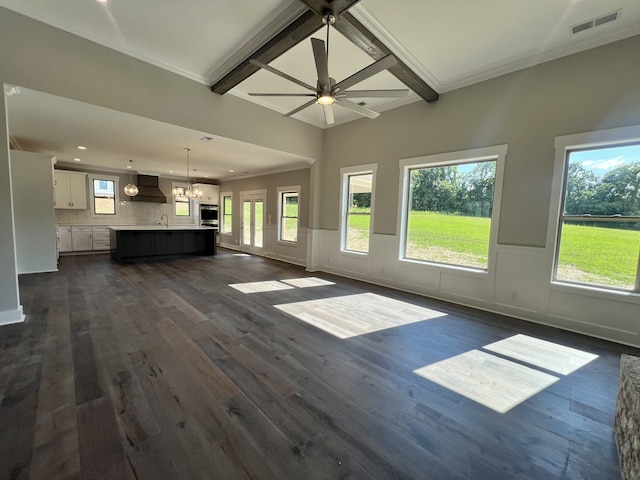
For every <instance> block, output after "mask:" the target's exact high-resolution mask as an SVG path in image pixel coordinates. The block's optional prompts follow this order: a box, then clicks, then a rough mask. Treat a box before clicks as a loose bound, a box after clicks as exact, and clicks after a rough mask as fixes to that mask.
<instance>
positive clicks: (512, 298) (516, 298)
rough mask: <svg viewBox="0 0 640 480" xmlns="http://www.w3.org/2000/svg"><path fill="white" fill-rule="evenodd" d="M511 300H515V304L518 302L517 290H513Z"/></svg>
mask: <svg viewBox="0 0 640 480" xmlns="http://www.w3.org/2000/svg"><path fill="white" fill-rule="evenodd" d="M509 298H510V299H511V300H513V301H514V302H516V301H517V300H518V292H516V291H515V290H513V291H512V292H511V295H510V296H509Z"/></svg>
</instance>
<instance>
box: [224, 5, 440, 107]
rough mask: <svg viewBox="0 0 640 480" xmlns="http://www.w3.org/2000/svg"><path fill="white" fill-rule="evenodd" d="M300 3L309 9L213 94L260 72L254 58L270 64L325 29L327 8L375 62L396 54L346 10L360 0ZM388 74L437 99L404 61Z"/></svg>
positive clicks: (340, 27) (241, 63)
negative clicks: (252, 61) (253, 60)
mask: <svg viewBox="0 0 640 480" xmlns="http://www.w3.org/2000/svg"><path fill="white" fill-rule="evenodd" d="M300 1H301V2H302V3H303V4H304V5H306V6H307V8H308V9H307V10H305V11H304V12H303V13H302V14H301V15H300V16H298V17H296V18H295V19H294V20H292V21H291V22H290V23H288V24H286V25H285V26H284V27H283V28H280V27H276V31H274V32H273V34H271V35H270V36H268V37H267V39H266V40H265V41H264V42H261V43H260V44H259V45H258V46H257V47H256V49H255V50H254V51H253V52H252V53H251V54H250V55H246V56H243V57H241V59H240V60H239V61H238V62H237V65H236V66H234V67H233V68H231V69H230V70H229V72H228V73H226V74H225V75H224V76H223V77H222V78H220V79H219V80H217V81H215V82H214V84H213V85H212V86H211V91H213V92H215V93H218V94H221V95H222V94H224V93H226V92H228V91H229V90H231V89H232V88H233V87H235V86H236V85H238V84H239V83H241V82H242V81H244V80H246V79H247V78H249V77H250V76H251V75H253V74H254V73H255V72H257V71H258V70H259V67H257V66H256V65H253V64H251V63H250V60H251V59H255V60H258V61H260V62H262V63H264V64H269V63H270V62H272V61H273V60H275V59H276V58H278V57H279V56H280V55H282V54H283V53H285V52H286V51H288V50H289V49H291V48H293V47H294V46H296V45H297V44H298V43H300V42H301V41H302V40H304V39H305V38H308V37H309V36H311V35H313V34H314V33H315V32H317V31H318V30H320V29H321V28H323V27H324V25H323V23H322V15H323V13H324V12H325V11H326V10H327V9H330V10H332V11H333V12H334V15H336V17H337V20H336V23H335V24H334V25H333V26H334V27H335V28H336V29H337V30H338V31H339V32H340V33H342V34H343V35H344V36H345V37H347V38H348V39H349V40H350V41H351V42H353V43H354V44H355V45H357V46H358V47H360V48H361V49H362V50H364V51H365V52H366V53H367V54H369V55H370V56H371V57H372V58H373V59H374V60H379V59H381V58H382V57H385V56H386V55H389V54H393V52H392V51H391V50H390V49H389V48H388V47H387V46H386V45H385V44H384V43H383V42H382V41H381V40H379V39H378V38H377V37H376V36H375V35H374V34H373V33H371V32H370V31H369V30H368V29H367V28H366V27H365V26H364V25H362V23H360V22H359V21H358V20H356V18H355V17H354V16H353V15H351V14H350V13H349V12H348V11H347V9H349V8H350V7H352V6H353V5H355V4H356V3H358V1H359V0H300ZM389 72H391V73H392V74H393V75H394V76H395V77H396V78H398V79H399V80H400V81H401V82H402V83H404V84H405V85H406V86H407V87H409V88H410V89H411V90H413V91H414V92H415V93H416V94H418V95H420V97H422V98H423V99H424V100H426V101H427V102H433V101H434V100H437V99H438V93H437V92H436V91H435V90H434V89H433V88H431V87H430V86H429V85H428V84H427V83H426V82H425V81H424V80H422V79H421V78H420V77H419V76H418V75H417V74H416V73H415V72H414V71H412V70H411V69H410V68H409V67H408V66H407V65H406V64H405V63H404V62H402V61H401V60H398V64H397V65H395V66H394V67H391V68H389Z"/></svg>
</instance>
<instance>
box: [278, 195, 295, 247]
mask: <svg viewBox="0 0 640 480" xmlns="http://www.w3.org/2000/svg"><path fill="white" fill-rule="evenodd" d="M278 196H279V198H278V216H279V222H278V240H280V241H282V242H297V241H298V213H299V202H298V201H299V197H300V187H299V186H296V187H280V188H278Z"/></svg>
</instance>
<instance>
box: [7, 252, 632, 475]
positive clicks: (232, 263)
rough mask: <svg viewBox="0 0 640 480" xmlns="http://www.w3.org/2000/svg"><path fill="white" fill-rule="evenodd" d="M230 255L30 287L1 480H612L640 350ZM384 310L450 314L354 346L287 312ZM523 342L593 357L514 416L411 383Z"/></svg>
mask: <svg viewBox="0 0 640 480" xmlns="http://www.w3.org/2000/svg"><path fill="white" fill-rule="evenodd" d="M302 276H310V274H308V273H306V272H305V271H304V269H302V268H300V267H295V266H291V265H287V264H284V263H280V262H276V261H271V260H268V259H264V258H261V257H240V256H234V255H232V253H231V252H228V251H224V250H222V251H220V252H219V255H218V256H217V257H215V258H207V257H204V258H187V259H176V260H167V261H159V262H149V263H139V264H135V265H118V264H115V263H113V262H112V261H111V260H110V259H109V257H108V256H106V255H90V256H73V257H63V258H62V259H61V261H60V271H59V272H57V273H50V274H34V275H25V276H22V277H21V278H20V288H21V296H22V303H23V305H24V308H25V311H26V314H27V321H26V322H25V323H24V324H19V325H10V326H4V327H1V328H0V346H1V350H0V400H1V402H2V403H1V405H0V450H1V454H0V478H7V479H23V478H25V479H26V478H32V479H47V480H51V479H79V478H82V479H103V478H109V479H154V480H155V479H200V478H212V479H303V480H307V479H367V480H369V479H391V478H407V479H408V478H411V479H462V478H465V479H466V478H476V479H483V480H486V479H555V478H570V479H598V480H604V479H618V478H620V472H619V469H618V464H617V462H618V457H617V453H616V450H615V444H614V442H613V437H612V422H613V421H612V418H613V411H614V407H615V396H616V388H617V384H618V372H619V358H620V353H621V352H630V353H634V354H638V352H637V351H636V350H633V349H629V348H625V347H621V346H617V345H615V344H611V343H607V342H603V341H598V340H594V339H590V338H587V337H583V336H579V335H574V334H570V333H567V332H561V331H557V330H554V329H551V328H546V327H542V326H538V325H534V324H529V323H525V322H521V321H517V320H513V319H509V318H505V317H500V316H497V315H491V314H487V313H480V312H475V311H473V310H470V309H465V308H459V307H455V306H454V305H449V304H445V303H442V302H437V301H433V300H429V299H426V298H423V297H418V296H413V295H409V294H405V293H402V292H397V291H393V290H387V289H383V288H379V287H375V286H371V285H367V284H364V283H359V282H355V281H351V280H347V279H342V278H338V277H331V276H329V275H324V274H320V275H316V276H320V277H322V278H326V279H330V280H333V281H335V282H336V284H335V285H330V286H323V287H314V288H295V289H291V290H284V291H279V292H265V293H254V294H243V293H240V292H238V291H236V290H234V289H232V288H230V287H228V284H230V283H236V282H249V281H260V280H278V279H284V278H291V277H302ZM369 291H370V292H375V293H378V294H382V295H386V296H389V297H392V298H396V299H401V300H404V301H408V302H411V303H415V304H419V305H422V306H426V307H429V308H434V309H439V310H442V311H443V312H445V313H447V315H445V316H442V317H440V318H437V319H432V320H429V321H424V322H419V323H414V324H410V325H405V326H401V327H396V328H393V329H389V330H385V331H380V332H377V333H371V334H367V335H363V336H359V337H354V338H351V339H346V340H340V339H338V338H335V337H333V336H331V335H329V334H327V333H324V332H322V331H320V330H318V329H316V328H314V327H312V326H309V325H307V324H305V323H303V322H301V321H299V320H297V319H295V318H292V317H289V316H287V315H286V314H284V313H281V312H279V311H278V310H276V309H275V308H274V307H273V305H274V304H279V303H287V302H294V301H300V300H307V299H315V298H328V297H332V296H336V295H345V294H350V293H361V292H369ZM514 333H525V334H529V335H533V336H536V337H537V338H541V339H546V340H552V341H556V342H559V343H562V344H563V345H567V346H571V347H575V348H579V349H581V350H586V351H588V352H591V353H595V354H597V355H599V357H598V358H597V359H596V360H595V361H593V362H591V363H589V364H588V365H586V366H584V367H582V368H581V369H579V370H578V371H576V372H575V373H572V374H570V375H567V376H566V377H562V378H561V379H560V381H558V382H556V383H555V384H553V385H552V386H550V387H549V388H547V389H546V390H544V391H542V392H541V393H539V394H537V395H535V396H533V397H532V398H530V399H529V400H527V401H525V402H524V403H522V404H520V405H519V406H517V407H515V408H513V409H512V410H510V411H509V412H507V413H505V414H499V413H496V412H494V411H493V410H491V409H489V408H486V407H484V406H482V405H479V404H477V403H475V402H473V401H471V400H468V399H466V398H464V397H462V396H460V395H458V394H456V393H453V392H451V391H449V390H447V389H445V388H443V387H440V386H439V385H437V384H434V383H432V382H430V381H428V380H426V379H424V378H421V377H419V376H417V375H416V374H414V373H412V371H413V370H414V369H416V368H419V367H422V366H425V365H428V364H431V363H434V362H436V361H439V360H443V359H445V358H449V357H452V356H454V355H457V354H460V353H463V352H465V351H468V350H470V349H477V348H480V347H482V346H483V345H486V344H488V343H490V342H493V341H496V340H500V339H503V338H506V337H509V336H511V335H514Z"/></svg>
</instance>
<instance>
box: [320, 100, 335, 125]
mask: <svg viewBox="0 0 640 480" xmlns="http://www.w3.org/2000/svg"><path fill="white" fill-rule="evenodd" d="M322 108H323V110H324V120H325V122H327V125H333V123H334V122H335V119H334V118H333V107H332V106H331V105H323V106H322Z"/></svg>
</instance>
